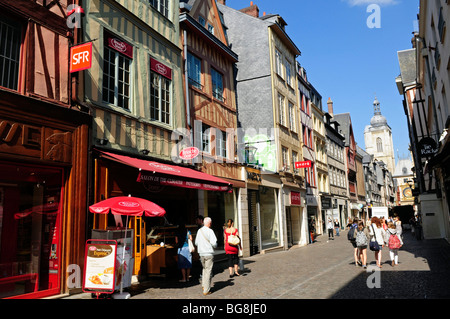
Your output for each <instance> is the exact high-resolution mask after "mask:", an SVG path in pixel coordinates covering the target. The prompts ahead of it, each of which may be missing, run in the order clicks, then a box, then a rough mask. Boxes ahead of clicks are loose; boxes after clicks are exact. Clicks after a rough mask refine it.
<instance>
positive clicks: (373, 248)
mask: <svg viewBox="0 0 450 319" xmlns="http://www.w3.org/2000/svg"><path fill="white" fill-rule="evenodd" d="M372 229H373V235H374V238H372V240H371V241H370V243H369V248H370V250H371V251H380V244H378V241H377V233H376V232H375V229H374V228H373V225H372ZM374 239H375V240H374Z"/></svg>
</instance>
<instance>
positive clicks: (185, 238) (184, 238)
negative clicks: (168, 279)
mask: <svg viewBox="0 0 450 319" xmlns="http://www.w3.org/2000/svg"><path fill="white" fill-rule="evenodd" d="M189 240H191V241H192V234H191V232H190V231H189V230H188V229H186V226H185V225H184V223H182V224H180V226H179V228H178V234H177V236H176V237H175V242H176V243H177V245H178V269H180V271H181V279H180V282H187V281H189V277H190V274H191V268H192V253H191V252H190V251H189Z"/></svg>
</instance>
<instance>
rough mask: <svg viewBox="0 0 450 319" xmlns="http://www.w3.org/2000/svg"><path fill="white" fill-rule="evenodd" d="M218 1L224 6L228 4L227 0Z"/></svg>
mask: <svg viewBox="0 0 450 319" xmlns="http://www.w3.org/2000/svg"><path fill="white" fill-rule="evenodd" d="M217 2H218V3H220V4H223V5H224V6H226V5H227V0H217Z"/></svg>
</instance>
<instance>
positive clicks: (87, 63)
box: [70, 42, 92, 73]
mask: <svg viewBox="0 0 450 319" xmlns="http://www.w3.org/2000/svg"><path fill="white" fill-rule="evenodd" d="M91 66H92V42H89V43H85V44H80V45H77V46H74V47H71V48H70V73H74V72H78V71H82V70H86V69H90V68H91Z"/></svg>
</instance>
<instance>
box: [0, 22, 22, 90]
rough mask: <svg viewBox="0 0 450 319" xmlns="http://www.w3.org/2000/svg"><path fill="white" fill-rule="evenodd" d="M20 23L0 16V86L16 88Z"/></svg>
mask: <svg viewBox="0 0 450 319" xmlns="http://www.w3.org/2000/svg"><path fill="white" fill-rule="evenodd" d="M20 43H21V28H20V25H19V24H18V23H16V22H14V21H11V20H9V19H7V18H5V17H4V16H0V86H3V87H6V88H8V89H12V90H17V89H18V79H19V63H20Z"/></svg>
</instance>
